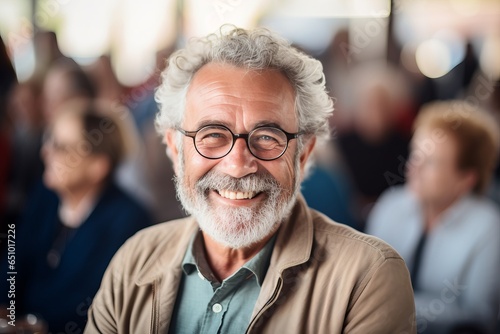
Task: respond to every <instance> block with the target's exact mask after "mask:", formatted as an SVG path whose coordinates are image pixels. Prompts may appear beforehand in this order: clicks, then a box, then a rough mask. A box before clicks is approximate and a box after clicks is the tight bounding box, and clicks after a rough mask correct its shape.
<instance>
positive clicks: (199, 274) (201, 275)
mask: <svg viewBox="0 0 500 334" xmlns="http://www.w3.org/2000/svg"><path fill="white" fill-rule="evenodd" d="M198 276H199V277H200V278H201V279H202V280H203V281H204V280H205V277H204V276H203V274H202V273H201V272H199V271H198Z"/></svg>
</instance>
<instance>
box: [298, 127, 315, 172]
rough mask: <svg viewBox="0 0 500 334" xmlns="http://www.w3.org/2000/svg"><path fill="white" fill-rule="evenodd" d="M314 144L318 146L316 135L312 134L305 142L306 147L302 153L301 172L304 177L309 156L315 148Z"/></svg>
mask: <svg viewBox="0 0 500 334" xmlns="http://www.w3.org/2000/svg"><path fill="white" fill-rule="evenodd" d="M314 146H316V136H311V137H310V138H308V139H307V140H306V142H305V143H304V148H303V149H302V153H301V154H300V174H301V177H302V178H303V177H304V172H305V167H306V163H307V160H309V157H310V156H311V153H312V151H313V150H314Z"/></svg>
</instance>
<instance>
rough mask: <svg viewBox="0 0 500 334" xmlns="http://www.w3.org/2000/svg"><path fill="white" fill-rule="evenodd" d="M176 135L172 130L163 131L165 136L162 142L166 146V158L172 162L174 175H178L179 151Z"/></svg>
mask: <svg viewBox="0 0 500 334" xmlns="http://www.w3.org/2000/svg"><path fill="white" fill-rule="evenodd" d="M175 137H176V133H175V131H174V130H173V129H168V130H167V131H165V136H163V141H164V143H165V144H166V145H167V156H168V157H169V158H170V160H172V164H173V166H174V172H175V174H178V173H177V172H178V170H177V168H178V166H177V165H178V161H179V160H178V158H179V149H178V147H177V140H176V139H175Z"/></svg>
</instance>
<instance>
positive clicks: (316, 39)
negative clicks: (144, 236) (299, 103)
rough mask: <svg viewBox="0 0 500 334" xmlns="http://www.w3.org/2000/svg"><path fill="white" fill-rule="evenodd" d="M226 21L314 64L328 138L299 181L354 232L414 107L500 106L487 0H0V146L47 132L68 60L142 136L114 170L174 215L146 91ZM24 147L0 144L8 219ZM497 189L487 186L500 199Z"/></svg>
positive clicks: (17, 195) (21, 189)
mask: <svg viewBox="0 0 500 334" xmlns="http://www.w3.org/2000/svg"><path fill="white" fill-rule="evenodd" d="M224 23H231V24H234V25H237V26H240V27H246V28H251V27H255V26H265V27H268V28H269V29H272V30H274V31H276V32H278V33H280V34H282V35H283V36H285V37H286V38H287V39H289V40H290V41H292V42H293V43H294V44H295V45H296V46H297V47H298V48H300V49H301V50H303V51H304V52H306V53H308V54H310V55H312V56H313V57H316V58H318V59H320V60H321V61H322V63H323V66H324V70H325V74H326V79H327V86H328V89H329V91H330V92H331V95H332V97H334V98H335V100H336V105H335V109H336V110H335V115H334V116H333V118H332V129H333V130H332V135H333V138H334V140H333V141H332V143H331V147H328V148H324V154H321V155H319V156H320V159H319V163H318V166H319V167H318V168H317V169H318V170H319V171H318V172H316V173H313V175H312V176H311V178H310V180H308V181H307V182H306V183H305V184H304V187H303V189H304V192H305V193H306V198H308V199H310V202H311V204H312V205H313V206H316V207H318V208H319V209H322V210H323V211H331V212H327V213H328V214H329V215H330V216H333V217H334V218H335V219H337V220H340V221H344V222H346V223H348V224H350V225H353V226H356V227H359V228H360V229H362V227H363V225H364V220H365V218H366V216H367V214H368V213H369V211H370V209H371V205H372V204H373V203H374V202H375V200H376V199H377V198H378V196H379V195H380V194H381V193H382V192H383V191H384V190H385V189H386V188H388V187H389V186H392V185H396V184H400V183H404V179H405V177H404V164H405V161H406V158H407V155H408V142H409V138H410V135H411V125H412V121H413V119H414V117H415V115H416V113H417V111H418V110H419V108H420V106H421V105H422V104H424V103H427V102H430V101H433V100H443V99H452V98H461V99H465V100H467V101H469V102H470V103H473V104H475V105H479V106H481V107H484V108H486V109H489V110H491V111H492V112H494V113H495V114H498V106H499V104H500V98H499V94H498V81H499V78H500V60H499V59H500V58H499V57H498V54H499V53H500V1H497V0H397V1H388V0H354V1H353V0H351V1H347V0H328V1H326V0H308V1H300V0H273V1H264V0H254V1H243V0H203V1H202V0H144V1H138V0H125V1H118V0H99V1H97V0H0V35H1V37H2V40H3V43H4V44H5V47H6V50H5V53H6V55H7V56H8V60H9V61H10V62H11V64H12V68H13V70H14V76H13V78H12V79H11V81H9V76H8V75H7V74H6V75H3V76H2V81H4V82H5V84H4V83H2V84H3V85H4V86H5V87H6V88H5V89H4V90H3V92H2V94H3V97H2V100H3V102H2V103H3V106H2V114H1V115H2V117H1V119H2V124H3V125H2V129H3V138H4V141H3V142H4V144H3V146H5V147H8V145H7V143H8V142H10V143H12V142H17V143H18V144H19V145H21V146H28V141H27V140H24V139H20V138H29V135H30V134H32V133H33V131H34V132H36V133H40V132H43V127H44V126H45V124H47V118H48V117H49V116H48V115H50V110H51V109H53V108H54V107H53V106H52V105H51V103H56V102H54V101H52V100H57V97H53V96H52V95H57V94H55V93H53V92H56V91H60V90H61V89H62V88H61V87H68V85H69V84H68V83H66V84H64V83H61V82H64V81H61V80H57V79H53V80H48V77H50V73H51V70H52V69H53V68H52V67H53V66H54V64H56V63H57V61H58V60H60V59H71V60H74V61H75V62H76V63H77V64H78V66H79V67H80V68H81V69H83V71H84V72H85V74H86V75H88V77H89V78H90V80H91V83H92V85H93V86H94V88H95V92H96V97H97V98H100V99H106V100H108V101H110V102H112V103H114V104H115V105H116V106H123V107H125V108H126V109H128V110H127V111H126V112H125V113H124V114H123V115H127V116H130V117H128V118H130V122H129V123H131V124H132V125H133V126H134V127H135V130H131V131H135V133H136V136H135V137H136V139H137V140H138V147H145V149H144V150H139V153H140V154H143V155H145V156H143V158H144V159H140V160H141V161H140V162H141V163H142V166H136V168H132V169H131V170H132V171H133V173H135V172H137V173H139V174H131V173H130V172H129V174H127V173H126V172H123V173H122V174H127V175H128V176H123V177H122V178H123V179H124V180H125V181H124V182H123V183H124V184H125V188H126V184H127V182H128V183H130V184H132V185H131V186H130V189H132V193H133V195H134V196H136V197H138V198H139V199H140V200H141V201H142V202H144V203H145V204H147V205H148V206H149V207H150V208H151V210H152V211H153V214H154V217H155V220H156V221H162V220H166V219H169V218H173V217H177V216H181V215H182V211H181V210H180V209H179V207H178V205H176V204H173V205H170V206H168V205H165V203H166V202H168V201H169V200H171V201H173V202H175V195H173V188H172V186H171V185H170V183H171V182H170V178H171V171H168V168H169V167H165V165H168V160H167V159H166V158H164V157H160V155H161V154H158V152H160V151H161V152H162V154H163V148H162V146H161V143H160V139H159V138H158V137H157V136H156V135H155V134H154V131H153V126H152V122H153V118H154V113H155V112H156V108H157V107H156V105H155V102H154V99H153V94H154V88H155V87H156V85H157V84H158V74H159V72H160V71H161V69H162V68H164V66H165V59H166V57H168V55H169V54H170V53H171V52H172V51H173V50H175V49H177V48H179V47H182V46H183V45H184V44H185V43H186V41H187V40H188V39H189V38H191V37H193V36H202V35H206V34H208V33H212V32H215V31H217V30H218V28H219V27H220V26H221V25H222V24H224ZM9 82H17V83H18V84H17V85H19V87H17V89H13V87H14V86H13V85H10V84H9ZM53 82H55V83H53ZM58 82H59V83H58ZM51 83H52V84H53V87H48V86H50V85H51ZM58 85H59V86H58ZM59 98H60V97H59ZM44 109H45V110H44ZM47 109H48V110H47ZM123 115H122V116H123ZM122 118H127V117H122ZM34 129H36V131H35V130H34ZM23 136H25V137H23ZM33 138H38V137H37V135H33ZM14 146H15V145H14ZM21 146H20V147H21ZM31 146H32V147H24V148H23V152H27V150H31V152H33V153H32V157H16V154H17V155H19V153H16V150H13V149H10V150H9V149H7V148H4V151H3V152H5V154H3V155H2V166H3V167H2V168H3V170H4V171H5V172H3V173H2V175H4V176H3V179H2V183H1V185H2V186H1V189H2V190H1V191H0V194H1V199H2V201H1V202H0V203H2V212H4V214H3V217H7V218H8V219H15V217H16V216H17V215H18V214H19V212H20V211H21V210H22V205H23V204H22V203H23V198H24V197H25V193H26V192H27V191H28V189H29V186H30V184H31V183H32V182H33V180H35V179H36V178H37V176H39V175H41V170H42V169H43V166H41V167H40V168H39V169H37V168H38V167H37V164H36V163H31V162H30V163H26V160H27V161H33V159H35V158H34V157H35V153H34V152H36V146H37V142H36V139H33V143H32V145H31ZM10 147H12V145H11V146H10ZM8 152H10V153H8ZM26 154H27V155H29V154H28V153H26ZM9 157H10V162H9V161H8V160H9ZM16 159H17V160H16ZM16 161H21V164H20V165H17V167H13V166H14V165H15V164H14V163H13V162H16ZM23 161H24V163H23ZM24 169H27V170H24ZM129 169H130V168H129ZM165 170H167V173H165ZM16 171H17V172H16ZM21 171H22V172H21ZM322 172H326V174H327V175H326V176H325V175H323V174H322ZM169 173H170V174H169ZM497 175H498V173H497ZM127 177H128V178H135V179H139V180H142V181H140V182H133V181H127V180H126V179H127ZM325 177H326V178H327V179H328V180H329V181H330V185H329V186H328V187H327V188H325V184H326V183H325V182H324V181H325ZM134 184H135V185H134ZM137 185H138V186H137ZM321 186H323V188H325V189H322V188H321ZM318 187H320V188H318ZM497 188H498V187H496V188H495V187H494V186H492V188H491V191H490V193H491V194H492V197H493V198H497V199H498V191H497V190H495V189H497ZM318 189H319V190H321V191H322V192H323V193H322V196H319V195H318V193H319V190H318ZM327 193H328V194H329V196H331V197H326V195H325V194H327ZM325 198H326V199H325ZM159 199H161V201H160V202H159ZM332 202H334V203H338V204H335V205H333V206H332V204H331V203H332Z"/></svg>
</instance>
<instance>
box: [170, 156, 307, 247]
mask: <svg viewBox="0 0 500 334" xmlns="http://www.w3.org/2000/svg"><path fill="white" fill-rule="evenodd" d="M179 153H180V154H179V163H180V165H179V167H180V168H179V171H180V172H179V175H178V176H176V177H175V178H174V181H175V186H176V189H177V196H178V197H179V200H180V201H181V203H182V205H183V206H184V209H185V210H186V211H187V212H188V213H190V214H191V215H193V216H194V217H195V218H196V219H197V221H198V224H199V226H200V228H201V230H202V231H203V232H204V233H206V234H207V235H208V236H210V237H211V238H212V239H213V240H214V241H216V242H218V243H220V244H221V245H224V246H226V247H230V248H233V249H241V248H246V247H249V246H251V245H253V244H255V243H257V242H259V241H262V240H264V239H265V238H266V237H268V236H270V235H271V234H272V233H273V232H275V231H276V230H277V229H278V227H279V226H280V225H281V222H282V221H283V220H284V219H285V218H287V216H288V215H289V214H290V211H291V210H292V208H293V206H294V204H295V202H296V199H297V190H298V189H299V186H300V178H299V177H298V175H299V173H300V164H299V158H298V154H297V156H296V159H295V175H294V176H293V178H294V180H293V189H290V190H286V189H283V188H282V187H281V186H280V184H279V183H278V181H276V179H275V178H274V177H273V176H272V175H270V174H269V173H265V174H251V175H248V176H246V177H243V178H240V179H237V178H233V177H231V176H228V175H226V174H220V173H216V172H214V171H209V172H208V173H207V174H205V175H204V176H203V177H202V178H201V179H199V180H198V181H197V182H196V185H195V189H189V187H188V186H187V185H186V184H185V180H186V178H185V175H184V162H183V153H182V149H181V150H180V152H179ZM222 189H227V190H231V191H242V192H245V191H249V192H256V193H259V192H263V193H264V195H265V196H267V198H266V199H265V200H264V202H263V204H262V205H260V206H258V207H229V206H228V207H214V206H213V205H211V203H210V202H209V199H208V196H207V194H208V191H209V190H222Z"/></svg>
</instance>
